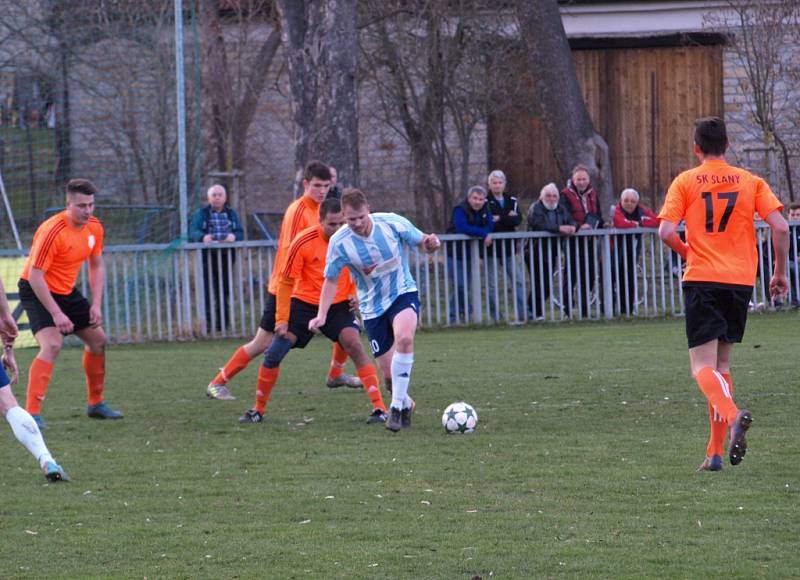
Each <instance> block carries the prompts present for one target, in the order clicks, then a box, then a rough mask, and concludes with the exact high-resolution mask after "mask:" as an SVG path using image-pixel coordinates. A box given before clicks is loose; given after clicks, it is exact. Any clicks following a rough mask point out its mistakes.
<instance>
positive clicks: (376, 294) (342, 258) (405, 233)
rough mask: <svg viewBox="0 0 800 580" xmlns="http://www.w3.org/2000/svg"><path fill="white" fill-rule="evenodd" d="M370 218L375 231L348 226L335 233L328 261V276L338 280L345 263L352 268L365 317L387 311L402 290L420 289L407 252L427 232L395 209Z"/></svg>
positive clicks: (371, 215) (414, 246)
mask: <svg viewBox="0 0 800 580" xmlns="http://www.w3.org/2000/svg"><path fill="white" fill-rule="evenodd" d="M370 218H371V220H372V232H371V233H370V235H369V236H367V237H362V236H359V235H357V234H355V233H354V232H353V231H352V230H351V229H350V227H349V226H344V227H342V228H340V229H339V231H338V232H336V233H335V234H333V236H332V237H331V239H330V242H329V244H328V258H327V263H326V264H325V277H326V278H327V279H329V280H338V278H339V274H340V272H341V271H342V268H344V267H345V266H346V267H348V268H349V269H350V273H351V274H352V276H353V280H355V282H356V289H357V292H358V303H359V308H360V309H361V315H362V316H363V317H364V319H365V320H369V319H370V318H377V317H378V316H380V315H381V314H383V313H384V312H386V311H387V310H388V309H389V307H390V306H391V305H392V302H394V301H395V300H396V299H397V297H398V296H400V295H401V294H405V293H406V292H415V291H416V290H417V283H416V282H415V281H414V278H413V277H412V276H411V271H410V270H409V268H408V253H409V250H411V249H414V250H415V249H416V247H417V246H418V245H419V244H420V242H421V241H422V238H423V235H424V234H423V233H422V232H421V231H419V230H418V229H417V228H416V227H415V226H414V224H412V223H411V222H410V221H408V220H407V219H406V218H404V217H402V216H399V215H397V214H395V213H372V214H370Z"/></svg>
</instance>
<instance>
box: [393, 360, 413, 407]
mask: <svg viewBox="0 0 800 580" xmlns="http://www.w3.org/2000/svg"><path fill="white" fill-rule="evenodd" d="M413 365H414V353H413V352H397V351H395V353H394V354H393V355H392V407H394V408H395V409H400V410H403V409H407V408H409V407H411V399H410V398H409V396H408V383H409V381H410V380H411V367H412V366H413Z"/></svg>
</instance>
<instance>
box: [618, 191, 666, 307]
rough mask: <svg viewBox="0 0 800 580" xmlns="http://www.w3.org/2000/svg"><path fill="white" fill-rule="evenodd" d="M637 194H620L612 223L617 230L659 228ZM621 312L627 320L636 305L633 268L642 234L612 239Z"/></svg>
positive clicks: (633, 192) (627, 192)
mask: <svg viewBox="0 0 800 580" xmlns="http://www.w3.org/2000/svg"><path fill="white" fill-rule="evenodd" d="M639 199H640V197H639V192H638V191H636V190H635V189H633V188H628V189H624V190H622V193H621V194H620V196H619V202H618V203H617V205H616V206H614V216H613V223H614V227H615V228H617V229H622V230H624V229H631V228H658V216H656V214H655V213H653V211H652V210H651V209H649V208H647V207H645V206H643V205H642V204H641V203H639ZM615 242H616V244H615V250H616V254H617V260H616V261H617V273H616V276H615V279H616V280H617V282H618V285H617V292H618V293H619V303H620V309H621V312H622V313H623V314H625V315H626V316H630V315H631V314H632V313H633V310H634V306H635V302H636V264H638V263H639V255H640V254H641V251H642V235H641V234H618V235H617V236H616V239H615Z"/></svg>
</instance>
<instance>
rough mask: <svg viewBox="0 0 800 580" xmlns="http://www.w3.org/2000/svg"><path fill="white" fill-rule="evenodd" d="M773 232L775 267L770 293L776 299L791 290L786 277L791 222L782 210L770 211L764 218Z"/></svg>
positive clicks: (770, 282) (770, 283)
mask: <svg viewBox="0 0 800 580" xmlns="http://www.w3.org/2000/svg"><path fill="white" fill-rule="evenodd" d="M764 221H765V222H767V224H769V229H770V231H771V232H772V247H773V248H774V249H775V269H774V270H773V271H772V279H771V280H770V281H769V295H770V296H771V297H772V298H773V299H774V298H778V297H780V296H784V295H785V294H786V293H787V292H788V291H789V280H788V278H787V277H786V262H787V260H788V259H789V224H788V223H787V222H786V219H784V217H783V215H781V212H780V211H778V210H775V211H773V212H770V213H769V215H767V217H766V218H765V219H764Z"/></svg>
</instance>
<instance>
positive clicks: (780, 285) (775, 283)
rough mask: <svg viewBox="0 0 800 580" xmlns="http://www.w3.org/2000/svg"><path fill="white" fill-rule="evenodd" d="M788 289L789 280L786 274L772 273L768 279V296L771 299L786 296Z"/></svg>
mask: <svg viewBox="0 0 800 580" xmlns="http://www.w3.org/2000/svg"><path fill="white" fill-rule="evenodd" d="M788 291H789V280H788V278H786V276H783V275H779V274H773V275H772V278H771V279H770V281H769V296H770V298H772V299H773V300H778V299H780V298H783V297H784V296H786V293H787V292H788Z"/></svg>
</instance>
